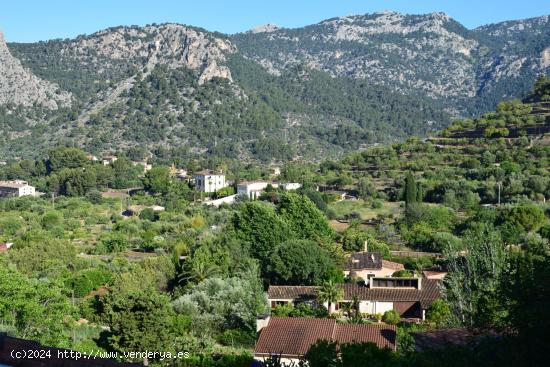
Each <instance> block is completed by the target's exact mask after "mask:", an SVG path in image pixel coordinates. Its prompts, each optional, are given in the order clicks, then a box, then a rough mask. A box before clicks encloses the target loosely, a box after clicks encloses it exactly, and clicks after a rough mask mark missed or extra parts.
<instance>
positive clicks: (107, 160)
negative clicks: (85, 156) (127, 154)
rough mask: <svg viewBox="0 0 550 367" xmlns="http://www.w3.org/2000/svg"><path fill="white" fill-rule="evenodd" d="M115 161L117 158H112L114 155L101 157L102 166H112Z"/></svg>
mask: <svg viewBox="0 0 550 367" xmlns="http://www.w3.org/2000/svg"><path fill="white" fill-rule="evenodd" d="M117 159H118V158H117V157H116V156H114V155H106V156H104V157H103V160H102V161H103V165H104V166H108V165H110V164H113V163H115V162H116V160H117Z"/></svg>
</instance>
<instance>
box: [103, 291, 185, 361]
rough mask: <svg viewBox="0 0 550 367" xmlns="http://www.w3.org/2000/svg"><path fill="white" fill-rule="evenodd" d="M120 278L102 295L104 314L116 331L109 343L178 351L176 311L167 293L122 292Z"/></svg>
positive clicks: (121, 349)
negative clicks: (175, 322)
mask: <svg viewBox="0 0 550 367" xmlns="http://www.w3.org/2000/svg"><path fill="white" fill-rule="evenodd" d="M119 287H124V285H123V284H118V283H117V282H116V283H115V284H114V285H113V286H112V287H110V288H109V292H108V293H107V294H106V295H105V296H104V297H103V298H102V299H101V304H102V310H103V317H104V319H105V320H106V322H107V325H109V328H110V330H111V332H112V335H111V337H110V338H109V344H110V345H111V347H112V348H113V349H114V350H116V351H118V352H129V351H144V350H153V351H155V350H156V351H160V350H162V351H172V352H173V351H174V345H173V343H174V337H173V333H172V330H173V322H174V318H175V313H174V311H173V309H172V306H171V305H170V298H169V297H168V296H167V295H163V294H159V293H158V292H157V291H156V290H154V289H147V288H144V289H141V290H132V291H130V292H128V291H124V292H118V291H117V290H118V288H119Z"/></svg>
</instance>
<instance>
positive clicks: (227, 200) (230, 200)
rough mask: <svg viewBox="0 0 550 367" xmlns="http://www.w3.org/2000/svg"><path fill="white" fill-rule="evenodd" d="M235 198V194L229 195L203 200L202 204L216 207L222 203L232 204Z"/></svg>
mask: <svg viewBox="0 0 550 367" xmlns="http://www.w3.org/2000/svg"><path fill="white" fill-rule="evenodd" d="M236 198H237V194H235V195H229V196H225V197H223V198H219V199H214V200H207V201H203V204H204V205H208V206H213V207H216V208H217V207H219V206H220V205H222V204H227V205H230V204H233V203H234V202H235V199H236Z"/></svg>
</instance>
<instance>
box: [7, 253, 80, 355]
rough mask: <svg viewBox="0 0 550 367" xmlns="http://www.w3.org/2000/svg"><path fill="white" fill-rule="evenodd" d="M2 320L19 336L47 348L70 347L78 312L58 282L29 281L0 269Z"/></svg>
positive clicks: (19, 274)
mask: <svg viewBox="0 0 550 367" xmlns="http://www.w3.org/2000/svg"><path fill="white" fill-rule="evenodd" d="M0 277H1V278H2V282H0V319H1V320H2V323H3V324H4V325H12V326H13V327H15V329H16V330H17V336H18V337H20V338H24V339H34V340H38V341H39V342H41V343H42V344H44V345H48V346H57V347H65V348H67V347H69V346H70V338H69V335H70V330H71V328H72V327H73V323H74V320H75V319H74V318H75V316H76V310H75V309H74V308H73V307H72V306H71V303H70V302H69V299H68V298H67V296H66V295H65V294H63V290H62V289H61V288H60V287H59V285H58V284H56V283H55V282H52V281H49V280H47V279H43V280H37V279H31V278H28V277H26V276H25V275H23V274H21V273H19V272H18V271H16V270H14V269H12V268H9V267H7V266H6V265H5V264H2V266H0Z"/></svg>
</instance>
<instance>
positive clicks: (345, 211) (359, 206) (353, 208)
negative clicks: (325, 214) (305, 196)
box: [329, 200, 401, 220]
mask: <svg viewBox="0 0 550 367" xmlns="http://www.w3.org/2000/svg"><path fill="white" fill-rule="evenodd" d="M381 203H382V207H380V208H373V207H372V205H371V203H370V202H366V201H364V200H342V201H338V202H336V203H333V204H330V206H329V207H330V208H332V209H333V210H334V212H335V213H336V217H337V218H342V217H344V216H346V215H349V214H352V213H357V214H359V217H360V218H361V219H363V220H368V219H374V218H376V217H377V216H378V215H391V214H393V215H394V216H397V215H398V214H399V213H400V212H401V208H400V206H401V202H387V201H383V202H381Z"/></svg>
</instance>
